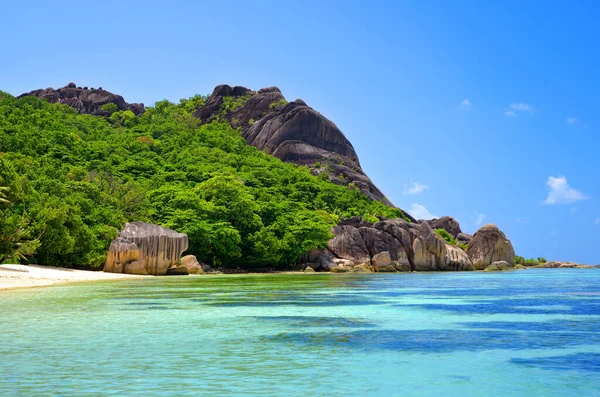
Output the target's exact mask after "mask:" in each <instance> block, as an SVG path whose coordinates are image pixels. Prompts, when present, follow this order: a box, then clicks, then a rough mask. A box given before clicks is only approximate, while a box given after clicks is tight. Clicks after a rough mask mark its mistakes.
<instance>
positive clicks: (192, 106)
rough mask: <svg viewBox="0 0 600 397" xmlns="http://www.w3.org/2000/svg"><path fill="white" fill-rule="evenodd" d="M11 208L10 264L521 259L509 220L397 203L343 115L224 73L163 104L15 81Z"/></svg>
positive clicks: (340, 267)
mask: <svg viewBox="0 0 600 397" xmlns="http://www.w3.org/2000/svg"><path fill="white" fill-rule="evenodd" d="M0 211H2V220H0V264H1V263H4V262H7V261H12V262H16V261H19V262H21V263H35V264H39V265H46V266H63V267H73V268H80V269H98V270H100V269H103V268H105V270H106V271H111V272H117V273H132V274H155V275H156V274H167V273H172V274H187V272H195V273H198V272H204V270H206V271H210V269H214V268H218V269H221V270H223V271H226V272H230V271H255V272H260V271H282V270H302V271H307V272H311V271H331V272H337V273H346V272H399V271H454V270H486V269H487V270H509V269H514V268H515V253H514V249H513V247H512V244H511V242H510V240H509V239H508V238H507V237H506V236H505V235H504V233H502V231H500V230H499V229H498V228H497V227H496V226H495V225H492V224H489V225H485V226H483V227H482V228H481V229H480V230H479V231H477V232H476V233H475V234H474V235H469V234H466V233H463V232H462V231H461V229H460V225H459V224H458V222H457V221H456V220H455V219H453V218H451V217H443V218H439V219H433V220H417V219H415V218H413V217H412V216H411V215H410V214H408V213H407V212H406V211H403V210H402V209H399V208H397V207H395V206H394V205H393V204H392V203H391V202H390V200H388V199H387V198H386V197H385V196H384V194H383V193H382V192H381V191H380V190H379V189H378V188H377V187H376V186H375V184H374V183H373V182H372V181H371V180H370V178H369V177H368V176H367V175H366V174H365V173H364V172H363V170H362V168H361V166H360V162H359V159H358V156H357V154H356V152H355V150H354V148H353V146H352V144H351V143H350V142H349V141H348V140H347V139H346V137H345V136H344V134H343V133H342V132H341V131H340V130H339V128H338V127H337V126H336V125H335V124H334V123H333V122H331V121H330V120H328V119H327V118H326V117H324V116H323V115H321V114H320V113H318V112H317V111H315V110H314V109H312V108H311V107H309V106H308V105H307V104H306V103H305V102H304V101H302V100H301V99H297V100H295V101H292V102H288V101H287V100H286V99H285V98H284V96H283V95H282V93H281V92H280V90H279V89H278V88H276V87H270V88H264V89H261V90H258V91H252V90H250V89H248V88H245V87H239V86H236V87H230V86H228V85H220V86H217V87H216V88H215V89H214V91H213V93H212V94H211V95H209V96H200V95H196V96H194V97H191V98H188V99H182V100H181V101H180V102H179V103H177V104H174V103H170V102H168V101H166V100H165V101H160V102H157V103H156V104H155V106H154V107H145V106H144V105H143V104H129V103H127V102H125V100H124V99H123V97H121V96H120V95H116V94H113V93H111V92H109V91H106V90H104V89H102V88H88V87H78V86H77V85H75V84H74V83H70V84H68V85H67V86H65V87H63V88H59V89H52V88H47V89H40V90H35V91H31V92H29V93H26V94H23V95H21V96H19V97H13V96H11V95H10V94H7V93H4V92H0ZM132 228H134V229H135V230H136V231H138V232H139V233H141V234H135V233H133V234H132V233H131V230H132ZM119 233H120V235H119ZM140 235H141V236H142V237H140ZM181 236H185V244H184V243H183V240H182V238H183V237H181ZM184 252H185V253H186V256H187V257H188V258H187V259H185V260H182V259H181V255H182V254H183V253H184ZM107 256H108V258H109V259H108V260H107ZM192 257H193V259H192ZM542 259H543V258H540V260H533V259H532V260H528V261H526V260H525V259H523V258H521V257H518V256H517V257H516V265H517V267H524V266H527V265H528V266H540V265H544V263H545V260H542ZM105 266H106V267H105ZM559 266H560V265H559ZM549 267H552V266H549ZM556 267H558V266H556ZM184 268H185V269H184ZM177 269H179V270H177Z"/></svg>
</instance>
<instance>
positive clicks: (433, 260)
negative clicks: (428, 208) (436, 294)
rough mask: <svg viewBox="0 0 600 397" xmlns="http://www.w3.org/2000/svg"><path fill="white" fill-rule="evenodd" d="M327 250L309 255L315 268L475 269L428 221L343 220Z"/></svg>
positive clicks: (334, 232)
mask: <svg viewBox="0 0 600 397" xmlns="http://www.w3.org/2000/svg"><path fill="white" fill-rule="evenodd" d="M332 232H333V234H334V235H335V237H334V238H332V239H331V240H330V241H329V244H328V247H327V249H324V250H317V251H315V252H313V253H311V255H310V256H309V258H307V262H310V266H311V267H312V268H313V269H315V270H320V271H327V270H330V269H332V268H334V267H339V262H340V261H344V262H347V263H345V265H344V267H351V266H358V265H363V264H364V265H367V266H369V267H372V268H373V269H374V270H375V271H378V272H392V271H394V272H396V271H411V270H417V271H453V270H473V265H472V263H471V259H470V258H469V257H468V255H467V254H466V253H465V252H464V251H463V250H461V249H460V248H459V247H454V246H450V245H448V244H446V242H445V241H444V240H443V239H442V238H441V237H439V236H438V235H437V234H436V233H435V232H434V231H433V230H432V229H431V227H430V226H429V223H427V222H422V223H421V224H417V223H409V222H406V221H405V220H403V219H387V220H383V221H380V222H377V223H375V224H371V223H369V222H366V221H363V220H362V219H361V218H360V217H355V218H349V219H345V220H343V221H342V222H341V223H340V224H339V225H338V226H335V227H334V228H333V229H332ZM336 271H337V270H336Z"/></svg>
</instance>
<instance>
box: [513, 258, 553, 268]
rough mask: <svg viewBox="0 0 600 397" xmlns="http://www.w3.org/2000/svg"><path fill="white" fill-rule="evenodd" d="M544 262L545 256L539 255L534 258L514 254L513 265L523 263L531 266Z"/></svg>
mask: <svg viewBox="0 0 600 397" xmlns="http://www.w3.org/2000/svg"><path fill="white" fill-rule="evenodd" d="M546 262H547V261H546V258H544V257H539V258H537V259H534V258H529V259H525V258H523V257H522V256H519V255H516V256H515V265H523V266H528V267H531V266H537V265H541V264H544V263H546Z"/></svg>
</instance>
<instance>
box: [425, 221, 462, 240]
mask: <svg viewBox="0 0 600 397" xmlns="http://www.w3.org/2000/svg"><path fill="white" fill-rule="evenodd" d="M427 223H429V226H431V228H432V229H433V230H435V229H444V230H445V231H447V232H448V233H450V234H451V235H452V237H454V238H456V237H457V236H458V235H459V234H460V233H462V231H461V230H460V225H459V224H458V221H457V220H456V219H454V218H452V217H451V216H443V217H441V218H436V219H432V220H430V221H427Z"/></svg>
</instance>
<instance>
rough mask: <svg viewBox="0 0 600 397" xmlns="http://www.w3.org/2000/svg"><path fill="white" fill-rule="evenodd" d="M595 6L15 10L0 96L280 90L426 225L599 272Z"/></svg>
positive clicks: (335, 4)
mask: <svg viewBox="0 0 600 397" xmlns="http://www.w3.org/2000/svg"><path fill="white" fill-rule="evenodd" d="M221 3H227V4H226V5H225V4H221ZM597 4H598V3H597V2H594V1H588V2H586V1H577V2H568V1H564V2H553V1H543V2H542V1H504V2H491V1H452V2H448V1H439V2H428V1H390V2H385V1H364V2H351V1H327V2H325V1H305V2H301V3H298V2H283V1H273V2H267V1H255V2H241V1H240V2H237V1H228V2H216V1H211V2H208V1H207V2H203V1H190V2H169V3H168V4H167V3H166V2H158V1H143V2H134V1H128V2H119V1H103V2H61V1H53V2H45V1H44V2H31V1H20V2H7V4H3V7H2V14H1V15H0V22H1V23H0V37H2V38H3V40H2V41H0V54H2V55H1V57H2V58H1V62H0V89H1V90H3V91H7V92H10V93H12V94H15V95H17V94H20V93H22V92H25V91H30V90H32V89H36V88H42V87H59V86H64V85H65V84H67V83H68V82H70V81H73V82H75V83H77V84H78V85H82V86H84V85H86V86H94V87H98V86H102V87H103V88H105V89H107V90H109V91H113V92H115V93H119V94H121V95H123V96H124V97H125V99H126V100H127V101H129V102H144V103H146V104H152V103H153V102H155V101H157V100H162V99H165V98H166V99H169V100H172V101H176V100H178V99H179V98H182V97H189V96H192V95H193V94H196V93H201V94H207V93H210V92H211V91H212V88H213V87H214V86H215V85H217V84H221V83H227V84H230V85H244V86H247V87H250V88H253V89H258V88H261V87H266V86H273V85H276V86H278V87H280V88H281V90H282V92H283V94H284V95H285V96H286V97H287V99H288V100H293V99H296V98H302V99H304V100H305V101H306V102H307V103H308V104H309V105H310V106H312V107H314V108H315V109H317V110H318V111H320V112H321V113H322V114H324V115H325V116H327V117H328V118H330V119H331V120H333V121H334V122H335V123H336V124H337V125H338V126H339V127H340V128H341V129H342V131H344V133H345V134H346V136H347V137H348V138H349V139H350V140H351V142H352V143H353V144H354V147H355V149H356V151H357V152H358V154H359V157H360V160H361V164H362V166H363V168H364V170H365V171H366V172H367V173H368V175H369V176H370V177H371V178H372V179H373V180H374V181H375V183H376V184H377V185H378V186H379V187H380V188H381V189H382V190H383V191H384V192H385V193H386V194H387V195H388V197H389V198H390V199H391V200H392V201H393V202H394V203H395V204H397V205H398V206H399V207H401V208H403V209H406V210H408V211H409V212H410V211H411V209H412V213H413V215H416V216H418V215H419V213H421V214H425V215H426V214H432V215H435V216H442V215H452V216H454V217H455V218H457V219H458V220H459V222H460V223H461V226H462V228H463V230H465V231H467V232H470V233H473V232H475V231H476V230H477V228H478V227H479V226H480V225H481V224H485V223H488V222H491V223H496V224H497V225H498V226H499V227H500V228H501V229H502V230H504V231H505V233H506V234H507V235H508V237H509V238H510V239H511V240H512V242H513V244H514V246H515V249H516V251H517V253H518V254H520V255H523V256H527V257H529V256H545V257H546V258H548V259H554V260H573V261H578V262H583V263H600V254H598V252H599V251H598V248H597V246H596V245H595V244H598V242H599V241H600V238H599V237H598V236H600V183H599V182H600V177H599V175H598V172H599V170H600V169H599V168H600V167H599V165H598V164H599V163H598V160H597V157H596V156H597V154H598V148H599V142H600V139H599V137H598V132H599V129H600V112H599V105H600V78H599V77H598V71H599V70H600V51H598V49H599V44H598V43H600V29H598V26H597V21H598V20H600V5H597Z"/></svg>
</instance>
